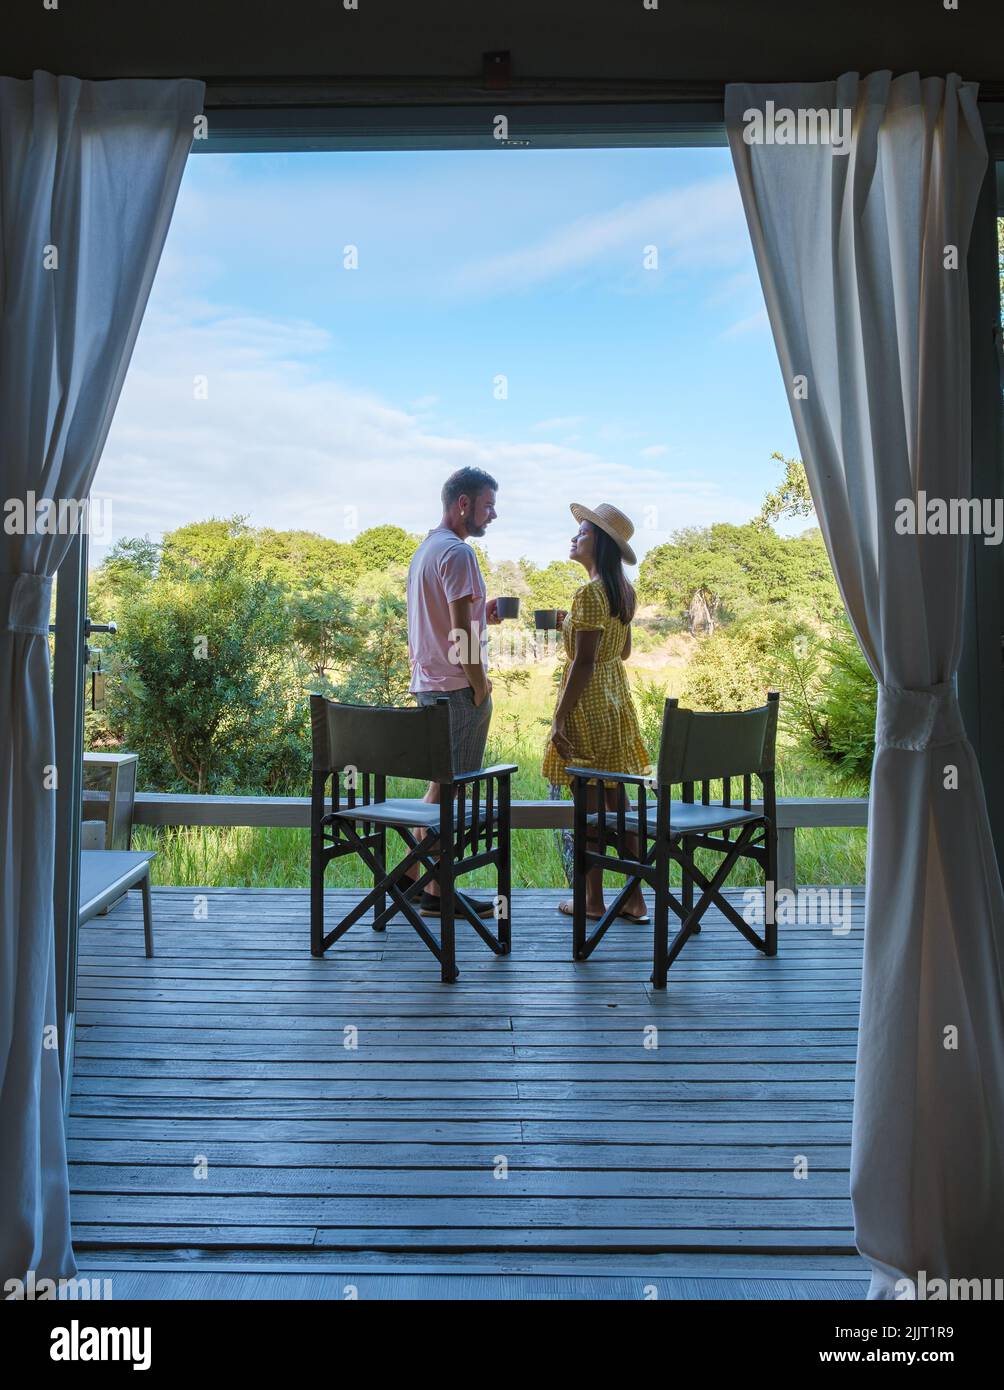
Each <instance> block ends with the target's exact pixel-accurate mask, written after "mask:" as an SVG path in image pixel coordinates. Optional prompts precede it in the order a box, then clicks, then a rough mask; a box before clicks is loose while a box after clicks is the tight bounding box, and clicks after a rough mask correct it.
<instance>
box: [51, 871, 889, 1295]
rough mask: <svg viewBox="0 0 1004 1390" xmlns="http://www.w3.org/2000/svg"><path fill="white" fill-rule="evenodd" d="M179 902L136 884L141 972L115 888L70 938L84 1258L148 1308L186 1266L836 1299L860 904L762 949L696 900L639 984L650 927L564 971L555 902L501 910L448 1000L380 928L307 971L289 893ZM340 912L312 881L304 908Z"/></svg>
mask: <svg viewBox="0 0 1004 1390" xmlns="http://www.w3.org/2000/svg"><path fill="white" fill-rule="evenodd" d="M197 892H198V890H192V889H179V888H160V889H155V890H154V923H155V936H156V951H157V954H156V956H155V958H154V959H152V960H147V959H145V958H144V955H143V932H142V925H141V918H140V907H139V898H138V895H135V894H133V895H130V897H131V899H134V900H130V901H128V902H125V903H122V904H120V905H119V906H118V907H116V908H115V909H114V910H113V911H112V913H111V914H110V915H109V916H107V917H105V918H97V919H95V920H94V921H92V922H90V923H88V924H87V925H86V926H85V927H83V928H82V930H81V939H80V963H79V998H78V1015H77V1040H76V1061H75V1068H74V1083H73V1093H72V1101H71V1111H70V1120H69V1144H70V1160H71V1179H72V1187H73V1213H74V1222H75V1239H76V1243H77V1249H78V1252H79V1253H80V1263H81V1267H82V1269H83V1270H85V1271H92V1270H97V1269H106V1268H116V1269H119V1270H122V1271H125V1270H131V1271H132V1273H131V1274H130V1275H129V1276H128V1277H129V1278H130V1279H131V1280H133V1282H135V1283H136V1287H137V1288H142V1290H143V1291H144V1293H145V1295H146V1296H150V1291H151V1280H154V1281H156V1280H157V1279H159V1280H160V1281H161V1282H160V1284H159V1285H158V1287H159V1288H160V1290H161V1296H171V1295H170V1291H169V1286H170V1278H171V1277H172V1276H171V1273H170V1271H173V1272H174V1273H175V1275H176V1280H177V1281H187V1282H186V1283H185V1287H188V1288H190V1289H191V1288H195V1287H196V1285H195V1284H193V1282H192V1281H193V1279H194V1278H195V1272H194V1271H195V1270H196V1269H197V1270H198V1271H200V1272H199V1275H198V1277H199V1278H201V1279H202V1280H203V1281H209V1282H208V1283H204V1284H203V1286H201V1287H202V1292H201V1293H200V1295H199V1296H210V1297H211V1296H225V1297H233V1296H239V1294H237V1293H235V1292H234V1290H235V1289H236V1287H237V1284H238V1283H239V1281H240V1280H242V1279H243V1280H244V1281H245V1286H247V1287H257V1288H263V1287H265V1285H266V1284H267V1283H268V1281H269V1280H273V1281H274V1280H278V1281H279V1283H278V1285H275V1287H280V1286H282V1281H283V1280H284V1279H285V1280H286V1281H287V1284H286V1287H287V1288H293V1289H306V1288H309V1287H313V1288H314V1290H315V1292H313V1293H299V1294H298V1293H296V1292H293V1293H288V1294H286V1295H284V1296H293V1297H296V1296H305V1297H316V1296H321V1297H324V1296H335V1297H341V1296H343V1295H342V1294H341V1288H342V1282H344V1281H346V1280H348V1281H349V1282H351V1281H352V1280H355V1281H356V1282H359V1281H365V1280H367V1279H368V1280H370V1281H374V1280H375V1281H378V1282H379V1281H380V1280H384V1282H385V1283H386V1281H387V1280H388V1279H389V1280H390V1281H391V1283H392V1284H393V1283H394V1279H395V1277H396V1278H397V1283H396V1284H395V1285H394V1286H395V1287H396V1288H397V1289H398V1291H399V1295H400V1294H402V1293H403V1295H404V1296H414V1288H413V1287H412V1286H413V1284H414V1281H415V1280H416V1279H418V1280H419V1281H420V1282H421V1281H424V1284H423V1287H427V1288H436V1287H438V1286H439V1285H442V1288H443V1290H446V1289H447V1286H449V1285H450V1281H451V1280H452V1281H453V1283H454V1285H456V1287H457V1288H462V1289H463V1290H466V1292H460V1293H448V1294H446V1295H445V1296H450V1297H454V1296H461V1297H462V1296H477V1295H473V1294H472V1293H471V1290H472V1289H473V1288H474V1287H475V1285H477V1286H478V1287H480V1284H483V1283H484V1281H485V1280H488V1281H489V1282H490V1281H491V1280H492V1279H495V1280H497V1281H498V1280H501V1281H509V1284H508V1286H507V1287H510V1289H511V1292H510V1293H508V1294H505V1293H501V1294H500V1293H498V1292H496V1294H495V1295H494V1296H513V1297H517V1296H530V1295H528V1294H526V1292H525V1289H526V1288H530V1287H531V1286H534V1285H536V1287H537V1289H538V1292H537V1293H535V1294H533V1295H532V1296H544V1297H548V1296H550V1297H564V1296H578V1294H580V1293H581V1294H583V1296H590V1297H595V1296H602V1291H603V1290H606V1292H607V1294H608V1295H609V1296H611V1297H622V1296H625V1297H636V1296H638V1294H637V1288H638V1280H639V1279H645V1278H647V1279H649V1280H654V1281H655V1282H656V1283H657V1284H658V1283H660V1281H666V1289H667V1290H669V1291H672V1290H673V1289H674V1288H675V1289H676V1290H677V1292H676V1295H675V1296H682V1297H701V1296H712V1297H722V1296H727V1295H723V1294H722V1292H721V1287H722V1283H723V1281H724V1282H725V1284H726V1285H728V1286H730V1287H732V1288H733V1289H734V1296H740V1297H742V1296H750V1297H763V1296H774V1297H778V1296H780V1297H795V1296H801V1297H820V1296H838V1297H839V1296H842V1297H861V1296H862V1295H863V1292H864V1289H865V1287H866V1279H865V1266H864V1263H863V1261H861V1260H860V1258H859V1257H858V1256H857V1255H856V1253H855V1250H854V1241H853V1232H852V1222H851V1210H850V1203H849V1199H848V1161H849V1153H850V1148H849V1145H850V1118H851V1095H852V1087H853V1074H854V1043H855V1032H856V1024H857V1011H858V991H859V975H860V961H861V922H862V911H863V893H862V890H861V889H855V890H854V925H853V929H852V930H851V932H850V933H849V934H848V935H834V934H833V932H832V931H831V929H830V928H829V927H820V926H790V927H784V926H782V927H781V928H780V954H779V955H778V957H777V958H776V959H774V960H766V959H764V958H762V957H761V956H760V955H759V954H758V953H756V952H755V951H753V950H752V949H751V948H750V947H749V946H748V945H747V944H746V943H745V942H744V941H743V940H742V938H741V937H740V936H739V935H738V933H736V932H735V931H734V930H733V929H732V928H731V927H730V926H728V925H727V924H726V923H725V922H724V921H723V919H722V918H721V917H720V916H718V915H717V914H714V913H709V915H708V917H707V918H706V919H705V923H706V925H705V928H704V931H703V932H702V934H701V936H700V937H698V938H696V939H695V940H693V941H691V942H690V943H688V945H687V947H686V949H685V950H684V952H683V955H682V956H681V958H680V959H679V960H678V961H677V963H676V964H675V965H674V966H673V968H672V970H671V972H670V982H669V988H668V990H667V991H666V993H665V994H664V995H663V996H661V997H660V996H659V995H658V994H656V993H654V992H653V991H652V989H651V987H650V985H649V983H648V975H649V970H650V966H651V961H650V954H651V934H650V933H651V929H650V928H647V927H639V926H635V925H631V924H628V923H623V924H620V925H618V927H616V928H614V930H613V931H612V932H611V933H610V934H609V935H608V937H607V938H606V939H605V941H604V942H603V943H602V945H601V946H600V948H599V950H598V951H597V954H596V955H595V956H594V957H593V958H592V959H591V960H590V961H588V962H585V963H582V964H576V963H573V962H572V960H571V959H570V927H571V923H570V922H569V920H568V919H566V918H564V917H561V916H559V915H558V913H557V912H556V910H555V909H556V905H557V901H558V899H559V897H561V896H562V895H561V894H558V893H557V892H544V891H532V892H531V891H523V892H519V893H517V894H516V895H515V897H514V905H513V941H514V950H513V954H512V955H511V956H509V957H505V958H497V957H494V956H493V955H491V953H490V952H489V951H488V950H487V949H486V948H485V947H484V946H483V945H482V944H481V943H480V942H479V941H478V940H477V939H476V938H475V937H474V934H473V932H472V931H470V929H469V928H467V927H463V926H458V957H459V963H460V970H461V977H460V980H459V981H458V982H457V983H456V984H455V985H452V986H449V985H442V984H440V983H439V979H438V966H437V964H436V962H435V961H434V960H433V958H432V957H431V955H429V953H428V952H427V951H426V949H425V947H424V946H423V945H422V944H421V943H420V941H419V940H418V938H417V937H416V935H415V933H414V932H413V931H412V930H411V928H410V927H409V926H408V925H407V924H406V923H404V922H403V921H402V920H401V919H397V920H396V921H394V922H392V923H391V925H390V928H389V930H388V932H387V933H386V934H385V935H380V934H377V933H374V932H372V931H371V930H370V929H369V927H368V926H367V925H366V924H365V923H361V924H359V925H358V926H356V927H354V928H353V930H352V931H351V932H350V933H348V935H347V936H346V937H345V938H343V940H342V941H340V942H338V943H337V944H336V946H335V947H334V948H333V949H332V950H331V951H330V952H329V954H328V956H327V957H326V958H325V959H323V960H313V959H311V957H310V955H309V952H308V902H307V894H306V893H305V892H302V891H287V890H277V889H248V890H244V889H240V890H235V889H231V890H215V891H214V890H205V891H204V895H203V901H202V903H201V904H200V902H199V900H198V899H197V897H196V894H197ZM355 896H356V895H355V894H353V893H349V892H331V893H329V895H328V898H329V913H330V918H329V920H332V921H333V920H335V914H336V913H338V912H339V904H340V903H341V904H347V903H348V902H350V901H352V900H353V899H354V898H355ZM738 896H739V895H737V897H738ZM203 905H204V908H205V910H206V911H207V914H208V915H207V917H206V919H205V920H201V919H200V918H197V917H196V915H195V914H196V912H199V911H200V907H202V906H203ZM343 910H344V909H343ZM650 1025H655V1027H656V1028H657V1030H658V1032H657V1034H652V1033H651V1032H648V1033H646V1029H647V1028H650ZM351 1029H357V1030H358V1035H357V1038H356V1041H357V1046H356V1047H354V1048H353V1047H351V1046H347V1045H346V1043H347V1042H349V1043H351V1041H352V1040H353V1034H352V1033H351V1031H349V1032H348V1033H347V1032H346V1030H351ZM653 1043H657V1046H653ZM800 1163H801V1164H803V1165H804V1166H805V1169H806V1172H807V1176H805V1177H796V1176H795V1171H796V1167H797V1166H798V1165H799V1164H800ZM506 1166H507V1172H508V1175H507V1176H500V1174H501V1173H502V1172H503V1171H504V1170H505V1168H506ZM186 1271H187V1272H186ZM121 1277H122V1278H123V1279H124V1278H126V1277H127V1276H126V1275H125V1274H124V1273H123V1274H122V1276H121ZM214 1279H215V1280H216V1281H217V1282H216V1284H215V1285H214V1284H213V1282H212V1281H213V1280H214ZM325 1279H328V1280H329V1281H330V1282H331V1287H332V1288H333V1289H336V1290H337V1292H334V1293H333V1294H332V1295H328V1294H325V1293H323V1292H321V1293H318V1292H317V1290H318V1289H320V1288H321V1287H322V1284H323V1281H324V1280H325ZM228 1280H229V1283H228V1282H227V1281H228ZM248 1280H250V1281H251V1283H250V1284H248V1283H247V1281H248ZM312 1280H313V1284H312V1283H311V1281H312ZM465 1280H466V1281H467V1282H466V1283H465V1282H464V1281H465ZM472 1280H473V1281H474V1283H471V1281H472ZM521 1280H522V1281H523V1282H522V1283H521V1282H520V1281H521ZM144 1281H145V1282H144ZM255 1281H257V1283H256V1282H255ZM289 1281H292V1283H290V1282H289ZM318 1281H320V1282H318ZM339 1281H342V1282H339ZM402 1281H403V1282H402ZM444 1281H445V1282H444ZM457 1281H459V1283H457ZM478 1281H480V1284H479V1283H478ZM563 1281H564V1282H563ZM625 1281H627V1284H626V1285H625ZM729 1281H732V1283H731V1285H730V1284H729ZM178 1287H180V1285H179V1284H178V1283H176V1284H175V1286H174V1288H175V1295H174V1296H179V1295H178V1293H177V1289H178ZM624 1287H628V1288H630V1290H631V1292H628V1293H624V1292H623V1289H624ZM213 1288H216V1289H218V1290H222V1289H227V1290H229V1291H228V1292H225V1293H217V1294H214V1293H213V1292H212V1289H213ZM765 1288H768V1290H772V1292H770V1291H768V1292H767V1293H764V1292H763V1290H764V1289H765ZM408 1290H410V1293H409V1292H408ZM587 1290H588V1292H587ZM597 1290H599V1291H600V1292H599V1293H598V1292H597ZM681 1290H683V1292H681ZM711 1290H714V1291H713V1292H709V1291H711ZM758 1290H759V1292H758ZM785 1290H787V1291H785ZM119 1296H122V1294H121V1292H120V1295H119ZM181 1296H186V1295H181ZM251 1296H262V1295H261V1294H260V1293H259V1294H257V1295H254V1294H252V1295H251ZM381 1296H383V1295H381ZM434 1296H444V1295H443V1294H442V1293H440V1294H439V1295H434Z"/></svg>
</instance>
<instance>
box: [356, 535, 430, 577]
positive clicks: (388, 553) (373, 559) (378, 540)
mask: <svg viewBox="0 0 1004 1390" xmlns="http://www.w3.org/2000/svg"><path fill="white" fill-rule="evenodd" d="M418 543H419V542H418V537H417V536H412V535H409V533H408V532H407V531H404V530H402V528H401V527H400V526H371V527H370V528H369V530H367V531H360V532H359V535H358V536H356V538H355V540H354V541H353V542H352V550H353V552H354V553H355V555H356V557H357V561H358V573H360V574H363V573H367V572H368V571H374V570H375V571H378V572H383V571H385V570H387V569H389V568H391V567H392V566H398V567H403V568H404V569H407V568H408V565H409V564H410V563H411V557H412V556H413V555H414V553H415V549H416V547H417V546H418Z"/></svg>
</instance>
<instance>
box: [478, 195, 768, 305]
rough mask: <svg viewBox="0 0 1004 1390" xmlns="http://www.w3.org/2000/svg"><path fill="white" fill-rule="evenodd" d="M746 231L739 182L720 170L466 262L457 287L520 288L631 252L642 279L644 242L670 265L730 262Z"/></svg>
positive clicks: (741, 250) (742, 252)
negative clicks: (543, 235)
mask: <svg viewBox="0 0 1004 1390" xmlns="http://www.w3.org/2000/svg"><path fill="white" fill-rule="evenodd" d="M744 229H745V220H744V216H743V211H742V203H741V201H740V198H739V190H738V186H737V184H736V181H735V179H734V178H733V177H732V176H731V175H726V176H722V177H719V178H714V179H707V180H704V181H703V182H700V183H694V184H690V185H688V186H686V187H682V188H674V189H671V190H669V191H668V192H665V193H655V194H652V195H651V196H650V197H647V198H641V199H637V200H635V201H633V202H629V203H623V204H622V205H621V206H620V207H617V208H614V209H612V210H611V211H609V212H601V213H594V214H591V215H588V216H585V217H580V218H577V219H576V220H574V221H572V222H568V223H565V224H564V225H563V226H560V227H556V228H555V229H554V230H553V231H551V232H549V233H548V234H547V235H546V236H545V237H542V238H541V239H540V240H538V241H536V242H534V243H531V244H529V245H526V246H523V247H519V248H517V249H516V250H513V251H509V252H503V253H499V254H495V255H488V256H485V257H483V258H482V259H480V260H476V261H473V262H470V263H469V264H468V265H466V266H464V267H462V268H461V269H460V270H459V271H458V273H457V278H456V285H457V287H458V288H459V289H461V290H464V291H472V290H480V291H482V292H484V291H488V292H490V291H497V290H501V289H510V290H518V289H524V288H526V287H527V286H529V285H533V284H539V283H540V282H541V281H544V280H549V279H552V278H554V277H555V276H558V275H562V274H566V273H567V272H569V271H572V270H580V269H582V268H584V267H585V266H588V265H592V264H595V262H597V261H599V260H600V259H601V258H602V257H608V258H613V257H615V256H617V257H622V258H623V256H624V255H626V254H629V253H631V254H634V256H635V260H634V262H632V264H633V265H634V266H636V267H637V268H638V269H639V273H640V274H642V275H643V276H644V275H645V274H650V273H651V272H644V271H641V264H642V249H643V247H646V246H650V245H654V246H656V247H657V248H658V251H659V256H660V261H662V260H663V259H664V258H665V259H667V260H668V261H669V263H670V264H671V265H674V266H695V265H720V266H732V265H734V264H735V262H736V261H737V260H739V259H741V258H743V257H745V256H746V255H747V254H748V250H747V243H746V240H745V236H744ZM631 248H634V249H633V252H632V250H631Z"/></svg>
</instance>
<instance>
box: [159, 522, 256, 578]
mask: <svg viewBox="0 0 1004 1390" xmlns="http://www.w3.org/2000/svg"><path fill="white" fill-rule="evenodd" d="M256 548H257V547H256V541H255V532H254V530H253V528H252V527H251V526H249V525H248V519H247V517H246V516H231V517H216V516H214V517H210V518H209V520H208V521H192V522H190V523H189V524H188V525H187V526H178V527H176V529H175V530H173V531H168V532H167V534H166V535H165V536H164V540H163V544H162V546H161V553H162V557H163V561H162V562H163V566H164V568H165V569H167V570H171V571H174V572H185V571H191V570H193V569H208V570H211V569H213V568H214V567H215V566H219V565H228V566H231V567H233V566H235V565H236V566H240V567H241V568H242V569H250V568H251V567H252V565H253V563H254V557H255V551H256Z"/></svg>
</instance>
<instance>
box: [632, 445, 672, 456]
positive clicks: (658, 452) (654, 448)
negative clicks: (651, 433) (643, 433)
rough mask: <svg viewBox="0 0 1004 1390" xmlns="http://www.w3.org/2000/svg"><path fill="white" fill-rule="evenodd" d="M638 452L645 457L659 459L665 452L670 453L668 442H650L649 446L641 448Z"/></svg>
mask: <svg viewBox="0 0 1004 1390" xmlns="http://www.w3.org/2000/svg"><path fill="white" fill-rule="evenodd" d="M638 453H639V454H640V455H641V457H642V458H643V459H658V458H662V456H663V455H664V454H668V453H669V445H668V444H649V445H648V446H647V448H644V449H639V450H638Z"/></svg>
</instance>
